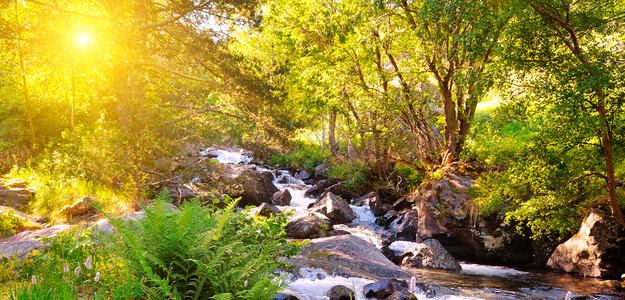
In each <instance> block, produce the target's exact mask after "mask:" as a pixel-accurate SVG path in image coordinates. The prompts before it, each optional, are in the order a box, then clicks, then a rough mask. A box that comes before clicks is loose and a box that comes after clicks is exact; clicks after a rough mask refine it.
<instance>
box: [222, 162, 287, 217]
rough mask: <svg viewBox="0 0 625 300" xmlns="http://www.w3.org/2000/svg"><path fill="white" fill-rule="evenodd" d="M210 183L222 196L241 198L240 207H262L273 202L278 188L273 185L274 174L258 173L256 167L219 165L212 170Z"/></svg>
mask: <svg viewBox="0 0 625 300" xmlns="http://www.w3.org/2000/svg"><path fill="white" fill-rule="evenodd" d="M212 176H213V178H212V179H211V180H210V183H213V185H212V187H213V188H217V189H218V190H219V192H221V193H222V194H228V195H230V196H231V197H232V198H238V197H241V201H240V202H239V203H238V204H239V206H243V207H244V206H247V205H256V206H258V205H260V204H261V203H263V202H271V199H272V197H273V194H275V193H276V192H278V188H277V187H276V186H275V185H274V184H273V182H272V181H273V174H271V172H268V171H257V170H256V167H254V166H242V165H232V164H219V165H217V166H215V167H214V168H213V170H212Z"/></svg>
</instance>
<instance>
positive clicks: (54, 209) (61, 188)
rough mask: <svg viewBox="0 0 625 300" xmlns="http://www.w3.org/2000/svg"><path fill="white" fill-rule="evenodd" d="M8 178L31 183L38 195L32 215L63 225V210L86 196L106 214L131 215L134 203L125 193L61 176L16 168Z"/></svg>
mask: <svg viewBox="0 0 625 300" xmlns="http://www.w3.org/2000/svg"><path fill="white" fill-rule="evenodd" d="M6 177H7V178H10V179H15V180H21V181H26V182H28V183H29V187H30V188H32V189H33V190H34V192H35V197H34V199H33V200H31V203H30V204H29V209H30V211H31V212H32V213H34V214H36V215H39V216H49V217H50V218H51V221H60V222H63V221H64V218H65V216H62V215H60V214H59V212H60V211H61V209H62V208H63V207H65V206H66V205H70V204H72V203H74V202H75V201H76V200H79V199H80V198H82V197H83V196H91V197H93V198H94V199H95V200H96V203H98V204H99V205H100V206H102V207H103V209H104V210H106V211H109V212H112V213H120V212H124V211H127V210H128V209H129V206H130V203H131V199H130V198H129V197H128V196H126V195H125V194H124V193H123V192H122V191H118V190H114V189H112V188H110V187H107V186H105V185H102V184H99V183H96V182H92V181H89V180H86V179H83V178H80V177H75V176H70V175H67V174H63V173H60V172H50V171H46V170H36V169H34V168H29V167H26V168H14V169H13V170H12V171H11V172H10V173H9V174H8V175H7V176H6Z"/></svg>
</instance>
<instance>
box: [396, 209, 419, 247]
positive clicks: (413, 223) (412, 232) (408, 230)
mask: <svg viewBox="0 0 625 300" xmlns="http://www.w3.org/2000/svg"><path fill="white" fill-rule="evenodd" d="M391 228H392V229H393V232H394V233H395V235H396V236H397V239H399V240H402V241H409V242H414V241H416V237H417V230H418V229H419V216H418V214H417V211H416V210H414V209H411V210H408V211H407V212H406V213H404V214H403V215H401V216H400V217H399V218H397V219H396V220H395V221H394V222H393V223H392V224H391Z"/></svg>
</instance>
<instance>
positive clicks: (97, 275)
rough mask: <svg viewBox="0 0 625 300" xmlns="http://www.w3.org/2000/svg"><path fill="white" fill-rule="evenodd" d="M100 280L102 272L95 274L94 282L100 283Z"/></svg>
mask: <svg viewBox="0 0 625 300" xmlns="http://www.w3.org/2000/svg"><path fill="white" fill-rule="evenodd" d="M98 280H100V272H95V278H93V281H95V282H98Z"/></svg>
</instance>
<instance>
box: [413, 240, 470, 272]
mask: <svg viewBox="0 0 625 300" xmlns="http://www.w3.org/2000/svg"><path fill="white" fill-rule="evenodd" d="M402 266H406V267H411V268H427V269H442V270H452V271H460V270H461V267H460V264H459V263H458V261H456V259H455V258H454V257H453V256H451V254H449V252H447V250H445V248H444V247H443V245H441V243H440V242H439V241H437V240H436V239H428V240H425V241H424V242H423V243H420V244H418V245H417V247H416V249H414V250H413V251H411V252H408V253H406V254H405V255H404V258H403V260H402Z"/></svg>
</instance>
